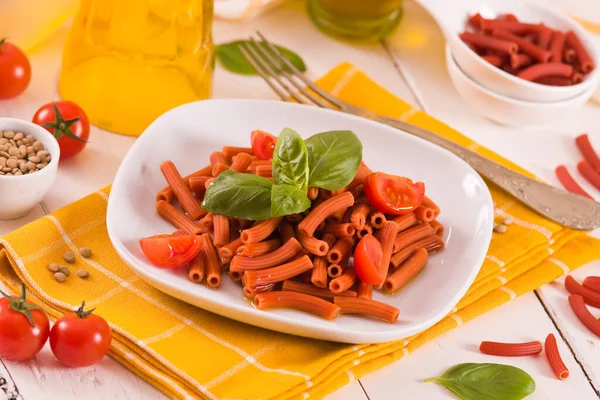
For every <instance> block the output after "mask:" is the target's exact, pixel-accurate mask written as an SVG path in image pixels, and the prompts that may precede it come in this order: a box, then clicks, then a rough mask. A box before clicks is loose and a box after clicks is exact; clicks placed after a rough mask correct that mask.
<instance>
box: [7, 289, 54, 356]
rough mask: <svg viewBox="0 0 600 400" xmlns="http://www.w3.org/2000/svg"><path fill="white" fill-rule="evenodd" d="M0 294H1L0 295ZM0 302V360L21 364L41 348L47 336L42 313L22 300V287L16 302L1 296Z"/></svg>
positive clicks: (46, 324) (23, 298)
mask: <svg viewBox="0 0 600 400" xmlns="http://www.w3.org/2000/svg"><path fill="white" fill-rule="evenodd" d="M0 293H2V292H0ZM2 295H3V296H4V298H3V299H0V357H1V358H6V359H7V360H11V361H23V360H27V359H29V358H31V357H33V356H35V355H36V354H37V353H38V352H39V351H40V350H41V349H42V347H44V343H46V340H47V339H48V332H50V322H49V321H48V316H47V315H46V313H45V312H44V311H43V310H42V309H41V308H39V307H38V306H36V305H34V304H31V303H29V302H28V301H27V299H26V298H25V285H23V286H22V289H21V296H20V297H19V298H14V297H9V296H7V295H6V294H4V293H2Z"/></svg>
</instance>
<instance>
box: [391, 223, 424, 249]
mask: <svg viewBox="0 0 600 400" xmlns="http://www.w3.org/2000/svg"><path fill="white" fill-rule="evenodd" d="M431 235H433V228H432V227H431V225H430V224H429V223H428V222H424V223H422V224H420V225H417V226H413V227H412V228H410V229H407V230H405V231H403V232H400V233H399V234H398V235H396V240H395V244H394V253H397V252H398V251H400V250H402V249H403V248H405V247H406V246H408V245H410V244H411V243H414V242H416V241H418V240H421V239H423V238H426V237H428V236H431Z"/></svg>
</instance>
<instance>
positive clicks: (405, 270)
mask: <svg viewBox="0 0 600 400" xmlns="http://www.w3.org/2000/svg"><path fill="white" fill-rule="evenodd" d="M427 258H428V253H427V250H425V249H424V248H420V249H418V250H417V251H415V253H414V254H413V255H412V256H410V257H409V259H408V260H406V261H405V262H404V263H403V264H402V265H400V268H398V269H397V270H396V271H394V272H393V273H392V274H391V275H390V276H388V277H387V279H386V280H385V282H384V284H383V290H384V291H385V292H387V293H393V292H395V291H396V290H398V289H400V288H401V287H402V286H404V285H405V284H407V283H408V282H409V281H410V280H411V279H413V278H414V277H415V276H416V275H417V274H418V273H419V272H421V270H422V269H423V268H425V264H427Z"/></svg>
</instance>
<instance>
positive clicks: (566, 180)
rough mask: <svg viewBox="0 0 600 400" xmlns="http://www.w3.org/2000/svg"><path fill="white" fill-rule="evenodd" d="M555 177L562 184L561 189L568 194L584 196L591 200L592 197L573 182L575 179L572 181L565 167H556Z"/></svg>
mask: <svg viewBox="0 0 600 400" xmlns="http://www.w3.org/2000/svg"><path fill="white" fill-rule="evenodd" d="M556 177H557V178H558V180H559V181H560V183H562V185H563V187H564V188H565V189H567V190H568V191H569V192H571V193H576V194H578V195H580V196H585V197H587V198H588V199H591V198H592V196H590V195H589V194H588V193H587V192H586V191H585V190H583V189H582V187H581V186H579V185H578V184H577V182H575V179H573V177H572V176H571V174H569V171H567V167H565V166H564V165H559V166H558V167H556Z"/></svg>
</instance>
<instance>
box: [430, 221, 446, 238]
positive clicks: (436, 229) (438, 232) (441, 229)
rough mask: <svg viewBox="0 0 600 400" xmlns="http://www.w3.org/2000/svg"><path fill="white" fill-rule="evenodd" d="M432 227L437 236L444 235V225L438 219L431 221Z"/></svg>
mask: <svg viewBox="0 0 600 400" xmlns="http://www.w3.org/2000/svg"><path fill="white" fill-rule="evenodd" d="M429 225H431V228H432V229H433V234H434V235H437V236H442V235H444V225H442V224H440V223H439V222H438V221H436V220H433V221H431V222H430V223H429Z"/></svg>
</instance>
